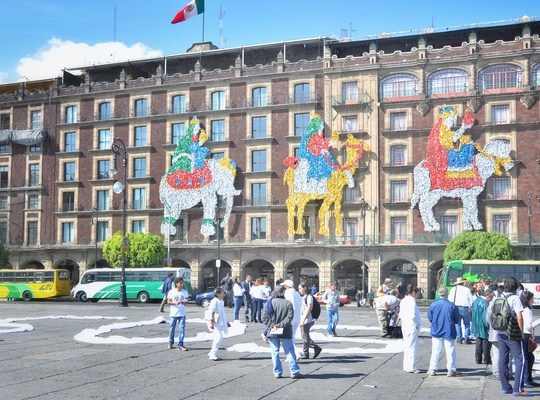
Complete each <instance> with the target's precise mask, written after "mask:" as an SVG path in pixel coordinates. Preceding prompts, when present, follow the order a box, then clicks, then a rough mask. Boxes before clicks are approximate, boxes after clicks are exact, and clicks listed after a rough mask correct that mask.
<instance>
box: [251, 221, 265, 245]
mask: <svg viewBox="0 0 540 400" xmlns="http://www.w3.org/2000/svg"><path fill="white" fill-rule="evenodd" d="M261 239H266V218H265V217H257V218H251V240H261Z"/></svg>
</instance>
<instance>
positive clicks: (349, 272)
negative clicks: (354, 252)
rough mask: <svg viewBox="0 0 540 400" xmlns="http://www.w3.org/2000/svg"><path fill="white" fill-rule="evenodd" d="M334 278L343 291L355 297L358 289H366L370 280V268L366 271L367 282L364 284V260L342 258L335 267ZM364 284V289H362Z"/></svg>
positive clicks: (352, 297)
mask: <svg viewBox="0 0 540 400" xmlns="http://www.w3.org/2000/svg"><path fill="white" fill-rule="evenodd" d="M332 272H333V279H332V281H335V282H337V283H338V284H339V290H340V291H341V293H343V294H346V295H348V296H349V297H350V298H351V299H354V296H355V295H356V292H357V290H358V289H361V290H365V288H366V285H367V283H368V282H369V278H368V275H369V268H367V267H366V269H365V271H364V277H365V283H364V285H362V262H361V261H359V260H355V259H350V260H342V261H340V262H339V263H337V264H336V265H335V266H334V267H333V271H332ZM362 286H364V289H362Z"/></svg>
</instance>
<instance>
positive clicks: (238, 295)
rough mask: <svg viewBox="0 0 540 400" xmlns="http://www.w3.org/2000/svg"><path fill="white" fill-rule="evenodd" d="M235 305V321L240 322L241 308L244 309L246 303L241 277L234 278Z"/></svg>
mask: <svg viewBox="0 0 540 400" xmlns="http://www.w3.org/2000/svg"><path fill="white" fill-rule="evenodd" d="M232 291H233V304H234V320H235V321H240V319H239V318H240V307H242V302H243V301H244V289H242V286H241V285H240V277H238V276H237V277H235V278H234V284H233V289H232Z"/></svg>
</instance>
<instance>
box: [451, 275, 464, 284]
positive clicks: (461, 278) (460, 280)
mask: <svg viewBox="0 0 540 400" xmlns="http://www.w3.org/2000/svg"><path fill="white" fill-rule="evenodd" d="M465 282H467V279H463V277H462V276H459V277H458V278H457V279H456V281H455V282H454V283H452V285H461V284H462V283H465Z"/></svg>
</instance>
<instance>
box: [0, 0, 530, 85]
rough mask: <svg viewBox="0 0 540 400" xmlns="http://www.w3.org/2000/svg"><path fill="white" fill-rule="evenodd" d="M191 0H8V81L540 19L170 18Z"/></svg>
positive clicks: (375, 6) (250, 6) (238, 12)
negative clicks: (201, 49) (323, 40)
mask: <svg viewBox="0 0 540 400" xmlns="http://www.w3.org/2000/svg"><path fill="white" fill-rule="evenodd" d="M188 2H189V0H3V1H2V12H1V14H0V84H1V83H11V82H17V81H25V80H39V79H47V78H54V77H56V76H60V75H61V71H62V70H63V69H64V68H74V67H81V66H88V65H97V64H105V63H108V62H119V61H126V60H136V59H144V58H150V57H160V56H164V55H167V56H169V55H174V54H181V53H184V52H185V51H186V50H187V49H188V48H189V47H191V45H192V44H193V43H197V42H202V41H211V42H213V43H214V44H215V45H217V46H218V47H220V48H229V47H240V46H247V45H254V44H258V43H273V42H281V41H287V40H294V39H307V38H316V37H320V36H329V37H336V38H341V37H343V36H350V37H352V39H353V40H354V39H357V40H359V39H366V38H367V37H370V36H371V37H372V36H373V35H377V34H381V33H401V34H405V33H407V32H410V33H419V32H421V31H422V30H423V29H425V28H430V27H434V28H435V29H436V30H446V28H449V27H450V28H457V27H464V26H467V25H472V24H477V23H489V22H501V21H512V20H516V19H519V18H521V17H523V16H529V17H533V18H535V19H536V20H539V19H540V1H538V0H476V1H462V0H453V1H434V0H385V1H366V0H326V1H322V0H288V1H282V0H273V1H268V0H206V1H205V13H204V15H199V16H195V17H193V18H190V19H188V20H187V21H185V22H181V23H179V24H175V25H172V24H171V23H170V22H171V20H172V19H173V17H174V15H175V14H176V13H177V12H178V11H179V10H180V9H182V8H183V7H184V6H185V5H186V4H187V3H188ZM220 14H222V17H220ZM203 28H204V29H203Z"/></svg>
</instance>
